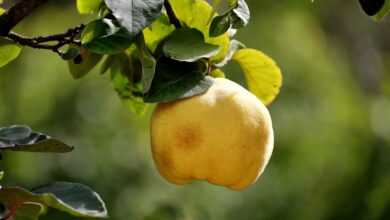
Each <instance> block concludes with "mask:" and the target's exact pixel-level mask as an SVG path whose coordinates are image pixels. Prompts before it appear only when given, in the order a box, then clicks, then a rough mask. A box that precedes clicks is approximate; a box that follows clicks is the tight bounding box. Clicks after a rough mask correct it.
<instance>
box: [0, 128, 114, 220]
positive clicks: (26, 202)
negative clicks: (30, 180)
mask: <svg viewBox="0 0 390 220" xmlns="http://www.w3.org/2000/svg"><path fill="white" fill-rule="evenodd" d="M72 150H73V147H71V146H69V145H66V144H65V143H63V142H61V141H59V140H56V139H53V138H52V137H50V136H48V135H45V134H42V133H38V132H34V131H32V130H31V128H29V127H27V126H21V125H14V126H11V127H3V128H0V155H1V153H3V152H5V151H25V152H50V153H67V152H70V151H72ZM3 176H4V171H0V180H1V179H2V178H3ZM0 207H1V210H0V219H5V220H8V219H13V220H36V219H38V218H39V216H40V215H42V214H44V213H45V211H46V209H47V208H48V207H51V208H55V209H58V210H61V211H64V212H68V213H69V214H72V215H75V216H80V217H95V218H103V217H107V211H106V208H105V204H104V202H103V200H102V199H101V198H100V196H99V195H98V194H97V193H96V192H94V191H93V190H92V189H90V188H89V187H87V186H84V185H82V184H79V183H69V182H55V183H51V184H48V185H45V186H41V187H38V188H36V189H34V190H31V191H29V190H27V189H24V188H21V187H2V186H1V185H0Z"/></svg>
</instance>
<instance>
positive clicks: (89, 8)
mask: <svg viewBox="0 0 390 220" xmlns="http://www.w3.org/2000/svg"><path fill="white" fill-rule="evenodd" d="M102 3H103V1H102V0H77V9H78V11H79V13H80V14H92V13H95V12H97V11H98V10H99V8H100V5H101V4H102Z"/></svg>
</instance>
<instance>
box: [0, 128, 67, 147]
mask: <svg viewBox="0 0 390 220" xmlns="http://www.w3.org/2000/svg"><path fill="white" fill-rule="evenodd" d="M72 150H73V147H71V146H69V145H66V144H64V143H63V142H61V141H59V140H56V139H53V138H51V137H50V136H48V135H45V134H42V133H38V132H33V131H32V130H31V129H30V128H29V127H27V126H25V125H13V126H10V127H4V128H0V151H26V152H48V153H66V152H70V151H72Z"/></svg>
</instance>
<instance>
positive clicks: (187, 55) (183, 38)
mask: <svg viewBox="0 0 390 220" xmlns="http://www.w3.org/2000/svg"><path fill="white" fill-rule="evenodd" d="M218 51H219V47H218V46H217V45H213V44H209V43H206V42H205V40H204V37H203V34H202V32H200V31H198V30H196V29H194V28H191V29H190V28H181V29H177V30H175V31H174V32H173V33H172V34H171V35H170V36H169V37H168V38H167V40H166V41H165V42H164V45H163V52H164V53H165V55H166V56H168V57H170V58H172V59H175V60H178V61H185V62H193V61H196V60H199V59H201V58H209V57H212V56H214V55H216V54H217V53H218Z"/></svg>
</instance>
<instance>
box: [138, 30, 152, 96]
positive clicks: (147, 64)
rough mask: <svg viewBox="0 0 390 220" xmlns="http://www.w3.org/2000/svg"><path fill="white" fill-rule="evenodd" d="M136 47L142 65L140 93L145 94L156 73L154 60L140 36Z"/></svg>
mask: <svg viewBox="0 0 390 220" xmlns="http://www.w3.org/2000/svg"><path fill="white" fill-rule="evenodd" d="M137 47H138V51H139V57H140V60H141V65H142V78H141V82H142V93H144V94H145V93H147V92H148V91H149V89H150V86H151V85H152V81H153V78H154V74H155V72H156V60H155V59H154V57H153V55H152V54H151V53H150V51H149V49H148V48H147V46H146V44H145V39H144V37H143V35H142V34H141V35H140V37H139V39H138V41H137Z"/></svg>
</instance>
